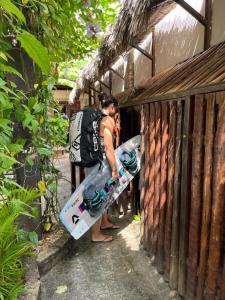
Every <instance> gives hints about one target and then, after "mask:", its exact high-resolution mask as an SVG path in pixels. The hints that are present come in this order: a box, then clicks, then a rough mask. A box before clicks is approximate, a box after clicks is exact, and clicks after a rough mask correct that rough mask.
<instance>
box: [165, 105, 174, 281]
mask: <svg viewBox="0 0 225 300" xmlns="http://www.w3.org/2000/svg"><path fill="white" fill-rule="evenodd" d="M175 136H176V104H175V103H170V104H169V141H168V180H167V208H166V225H165V241H164V252H165V272H164V278H165V280H168V279H169V269H170V250H171V235H172V215H173V197H174V175H175V145H176V144H175V143H176V140H175Z"/></svg>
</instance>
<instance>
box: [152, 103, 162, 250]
mask: <svg viewBox="0 0 225 300" xmlns="http://www.w3.org/2000/svg"><path fill="white" fill-rule="evenodd" d="M155 109H156V129H155V136H156V139H155V140H156V147H155V197H154V233H153V245H152V246H153V248H152V251H153V254H157V240H158V235H159V209H160V207H159V206H160V156H161V104H160V103H156V104H155Z"/></svg>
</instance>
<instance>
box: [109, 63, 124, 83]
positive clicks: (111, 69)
mask: <svg viewBox="0 0 225 300" xmlns="http://www.w3.org/2000/svg"><path fill="white" fill-rule="evenodd" d="M108 69H109V70H110V71H112V72H113V73H115V74H116V75H117V76H119V77H120V78H122V79H123V80H124V76H123V75H121V74H120V73H119V72H117V71H116V70H114V69H113V68H111V67H110V66H108Z"/></svg>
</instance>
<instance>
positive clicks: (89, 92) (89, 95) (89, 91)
mask: <svg viewBox="0 0 225 300" xmlns="http://www.w3.org/2000/svg"><path fill="white" fill-rule="evenodd" d="M88 97H89V103H88V105H89V106H91V88H90V86H89V89H88Z"/></svg>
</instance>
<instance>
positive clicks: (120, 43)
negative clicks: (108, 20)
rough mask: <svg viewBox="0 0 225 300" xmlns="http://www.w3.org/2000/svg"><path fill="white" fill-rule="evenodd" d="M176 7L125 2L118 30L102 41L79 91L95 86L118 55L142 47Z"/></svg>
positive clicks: (162, 1) (150, 0)
mask: <svg viewBox="0 0 225 300" xmlns="http://www.w3.org/2000/svg"><path fill="white" fill-rule="evenodd" d="M175 5H176V4H175V3H174V1H173V0H125V2H124V5H123V7H122V9H121V11H120V13H119V15H118V18H117V22H116V24H115V27H114V28H113V29H112V31H111V32H110V33H107V34H106V35H105V37H104V38H103V41H102V43H101V45H100V47H99V49H98V53H97V55H96V57H95V59H94V60H91V61H90V62H89V63H88V64H87V66H86V68H85V69H84V71H83V73H82V74H81V76H80V78H79V79H78V82H77V89H76V90H82V91H84V90H85V89H87V88H88V86H89V85H90V84H92V83H94V82H95V81H96V80H97V79H98V78H99V77H100V76H102V75H103V74H104V73H105V71H106V70H107V67H108V66H109V65H111V64H112V63H114V62H115V61H116V59H117V58H118V56H119V55H121V54H122V53H123V52H125V51H127V50H129V48H131V45H137V44H138V43H140V42H141V41H142V40H143V39H144V37H145V36H146V34H148V33H149V32H150V30H151V28H152V27H153V26H154V25H155V24H157V23H158V22H159V21H160V20H161V19H162V18H163V17H164V16H165V15H166V14H168V12H169V11H171V10H172V9H173V8H174V7H175ZM75 94H76V95H78V92H76V93H75Z"/></svg>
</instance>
